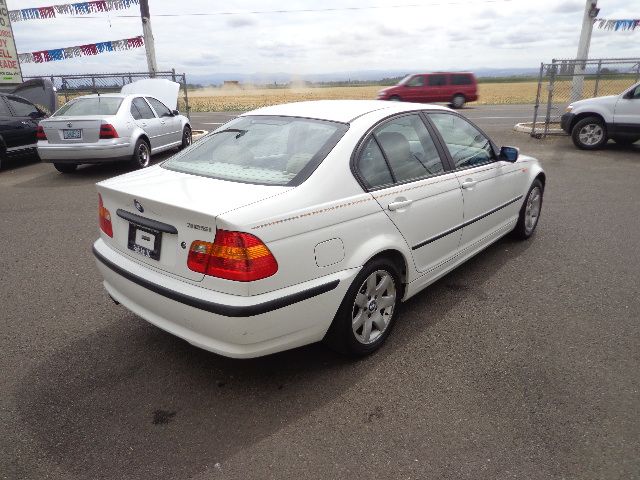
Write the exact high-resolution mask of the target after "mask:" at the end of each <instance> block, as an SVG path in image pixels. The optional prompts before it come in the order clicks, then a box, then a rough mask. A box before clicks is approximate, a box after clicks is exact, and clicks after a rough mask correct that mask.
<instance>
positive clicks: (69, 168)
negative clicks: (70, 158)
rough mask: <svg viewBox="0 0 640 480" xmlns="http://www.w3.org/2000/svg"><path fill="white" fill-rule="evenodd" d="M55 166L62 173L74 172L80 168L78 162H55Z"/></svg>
mask: <svg viewBox="0 0 640 480" xmlns="http://www.w3.org/2000/svg"><path fill="white" fill-rule="evenodd" d="M53 166H54V167H55V169H56V170H58V171H59V172H60V173H73V172H75V171H76V169H77V168H78V164H77V163H54V164H53Z"/></svg>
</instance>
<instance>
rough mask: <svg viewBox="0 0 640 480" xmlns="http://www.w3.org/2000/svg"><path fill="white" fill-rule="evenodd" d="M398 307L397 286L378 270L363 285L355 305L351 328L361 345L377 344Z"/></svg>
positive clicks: (386, 274) (383, 272)
mask: <svg viewBox="0 0 640 480" xmlns="http://www.w3.org/2000/svg"><path fill="white" fill-rule="evenodd" d="M395 305H396V285H395V282H394V281H393V277H392V276H391V275H390V274H389V272H387V271H385V270H376V271H375V272H373V273H372V274H371V275H369V276H368V277H367V279H366V280H365V281H364V282H363V283H362V285H361V286H360V289H359V290H358V293H357V295H356V300H355V302H354V304H353V310H352V316H351V327H352V329H353V333H354V335H355V337H356V340H358V341H359V342H360V343H363V344H365V345H366V344H370V343H373V342H375V341H376V340H377V339H378V338H380V336H381V335H382V334H383V333H384V332H385V330H386V329H387V327H388V326H389V322H390V321H391V317H392V316H393V309H394V307H395Z"/></svg>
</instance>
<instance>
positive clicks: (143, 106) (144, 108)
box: [131, 97, 156, 120]
mask: <svg viewBox="0 0 640 480" xmlns="http://www.w3.org/2000/svg"><path fill="white" fill-rule="evenodd" d="M131 103H132V104H133V105H135V106H136V108H137V109H138V112H140V115H141V117H140V119H147V118H155V117H156V116H155V115H154V114H153V110H151V107H150V106H149V104H148V103H147V102H145V101H144V98H142V97H136V98H134V99H133V102H131ZM134 118H135V117H134ZM140 119H138V120H140Z"/></svg>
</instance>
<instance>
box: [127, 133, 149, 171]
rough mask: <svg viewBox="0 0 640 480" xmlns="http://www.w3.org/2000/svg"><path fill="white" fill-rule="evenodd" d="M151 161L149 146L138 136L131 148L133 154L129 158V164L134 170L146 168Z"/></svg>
mask: <svg viewBox="0 0 640 480" xmlns="http://www.w3.org/2000/svg"><path fill="white" fill-rule="evenodd" d="M149 163H151V147H149V144H148V143H147V142H146V140H144V139H142V138H139V139H138V141H137V142H136V146H135V148H134V149H133V155H132V156H131V160H129V165H130V166H131V168H132V169H134V170H139V169H141V168H146V167H148V166H149Z"/></svg>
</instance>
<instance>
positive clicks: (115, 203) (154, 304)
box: [93, 100, 545, 358]
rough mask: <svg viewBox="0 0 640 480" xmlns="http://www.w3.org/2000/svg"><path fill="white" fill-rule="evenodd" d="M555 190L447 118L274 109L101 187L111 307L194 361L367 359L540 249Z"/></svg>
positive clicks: (376, 110)
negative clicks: (402, 315) (444, 302)
mask: <svg viewBox="0 0 640 480" xmlns="http://www.w3.org/2000/svg"><path fill="white" fill-rule="evenodd" d="M544 186H545V174H544V172H543V170H542V168H541V166H540V164H539V163H538V161H537V160H535V159H534V158H531V157H527V156H524V155H519V154H518V150H517V149H515V148H513V147H502V148H501V149H498V148H497V147H496V146H495V144H494V143H493V142H492V141H491V140H490V139H489V138H488V137H487V136H486V135H485V134H484V133H483V132H482V131H481V130H480V129H479V128H477V127H476V126H474V125H473V124H472V123H471V122H469V121H468V120H467V119H465V118H464V117H462V116H461V115H459V114H457V113H456V112H454V111H453V110H450V109H447V108H444V107H437V106H432V105H420V104H405V103H394V102H382V101H350V100H344V101H343V100H340V101H317V102H302V103H292V104H286V105H278V106H273V107H266V108H262V109H259V110H255V111H253V112H248V113H245V114H243V115H241V116H240V117H238V118H236V119H234V120H232V121H231V122H229V123H227V124H226V125H223V126H222V127H220V128H219V129H218V130H216V131H214V132H212V133H210V134H209V135H207V136H206V137H204V138H203V139H202V140H200V141H199V142H197V143H195V144H193V145H192V146H191V147H189V148H188V149H186V150H184V151H183V152H181V153H179V154H177V155H175V156H173V157H172V158H170V159H169V160H167V161H165V162H163V163H162V164H160V165H156V166H153V167H151V168H148V169H145V170H141V171H138V172H132V173H129V174H125V175H123V176H119V177H115V178H112V179H109V180H105V181H103V182H100V183H98V184H97V190H98V201H99V222H100V238H99V239H98V240H97V241H96V242H95V244H94V247H93V253H94V254H95V257H96V263H97V265H98V268H99V270H100V272H101V273H102V275H103V276H104V287H105V288H106V290H107V292H108V293H109V295H110V296H111V297H112V298H113V299H114V300H115V301H116V302H118V303H120V304H122V305H124V306H125V307H126V308H128V309H129V310H131V311H132V312H134V313H135V314H137V315H139V316H140V317H142V318H144V319H145V320H147V321H149V322H150V323H152V324H154V325H156V326H158V327H160V328H162V329H164V330H166V331H168V332H170V333H172V334H174V335H177V336H178V337H181V338H183V339H185V340H187V341H188V342H190V343H191V344H193V345H196V346H198V347H201V348H204V349H207V350H210V351H212V352H216V353H218V354H221V355H225V356H229V357H239V358H246V357H255V356H260V355H266V354H270V353H274V352H278V351H281V350H286V349H290V348H294V347H298V346H301V345H305V344H309V343H312V342H317V341H320V340H323V339H324V340H325V341H326V342H327V343H328V344H329V345H331V346H332V347H334V348H336V349H337V350H339V351H342V352H345V353H347V354H351V355H365V354H368V353H370V352H373V351H374V350H376V349H377V348H378V347H380V346H381V344H382V343H383V342H384V340H385V339H386V337H387V336H388V335H389V333H390V330H391V327H392V325H393V323H394V321H395V317H396V313H397V307H398V304H399V302H401V301H404V300H407V299H408V298H410V297H412V296H413V295H415V294H417V293H418V292H420V291H421V290H422V289H424V288H425V287H427V286H428V285H429V284H431V283H432V282H434V281H435V280H437V279H438V278H440V277H442V276H443V275H444V274H446V273H447V272H449V271H450V270H452V269H453V268H455V267H456V266H457V265H460V264H461V263H462V262H464V261H465V260H467V259H468V258H470V257H471V256H473V255H475V254H476V253H478V252H480V251H481V250H483V249H484V248H486V247H487V246H488V245H490V244H492V243H493V242H495V241H496V240H498V239H499V238H500V237H502V236H503V235H505V234H507V233H509V232H512V233H513V234H514V235H516V236H518V237H519V238H522V239H526V238H528V237H530V236H531V235H532V234H533V233H534V230H535V228H536V225H537V223H538V219H539V217H540V210H541V207H542V195H543V191H544Z"/></svg>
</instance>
